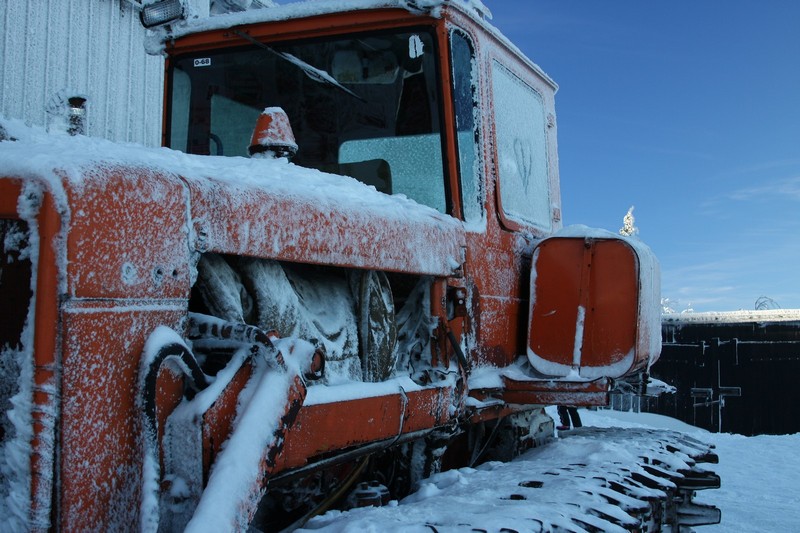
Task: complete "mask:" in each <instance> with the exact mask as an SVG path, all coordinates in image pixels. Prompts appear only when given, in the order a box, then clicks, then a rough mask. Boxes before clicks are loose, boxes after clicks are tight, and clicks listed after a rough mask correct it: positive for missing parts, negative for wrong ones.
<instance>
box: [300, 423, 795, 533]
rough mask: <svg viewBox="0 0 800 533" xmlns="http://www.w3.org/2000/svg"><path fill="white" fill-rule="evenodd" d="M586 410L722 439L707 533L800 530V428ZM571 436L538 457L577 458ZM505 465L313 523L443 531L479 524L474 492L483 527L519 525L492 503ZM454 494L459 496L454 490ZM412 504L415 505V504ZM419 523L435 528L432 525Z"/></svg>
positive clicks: (330, 527)
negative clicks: (414, 521)
mask: <svg viewBox="0 0 800 533" xmlns="http://www.w3.org/2000/svg"><path fill="white" fill-rule="evenodd" d="M549 409H550V408H548V410H549ZM552 410H553V412H551V413H550V414H551V415H553V416H554V417H555V409H554V408H552ZM580 412H581V416H582V418H583V422H584V425H586V426H595V427H648V428H661V429H672V430H677V431H681V432H684V433H688V434H690V435H691V436H693V437H695V438H698V439H700V440H703V441H705V442H709V443H713V444H714V445H716V452H717V454H718V455H719V457H720V464H718V465H704V468H707V469H711V470H714V471H715V472H717V473H718V474H719V475H720V476H721V478H722V488H721V489H718V490H707V491H702V492H699V493H698V496H697V498H696V500H697V501H698V502H701V503H708V504H712V505H716V506H717V507H719V508H720V509H721V510H722V523H721V524H719V525H716V526H704V527H702V528H699V529H698V531H700V532H701V533H714V532H722V531H724V532H732V531H735V532H754V531H758V532H762V531H764V532H765V531H769V532H793V531H800V506H798V504H797V497H798V495H800V453H798V452H800V434H796V435H785V436H757V437H744V436H741V435H731V434H713V433H708V432H706V431H704V430H701V429H698V428H695V427H692V426H689V425H687V424H684V423H683V422H680V421H678V420H675V419H672V418H668V417H664V416H660V415H653V414H647V413H623V412H616V411H605V410H604V411H588V410H581V411H580ZM567 443H568V441H567V440H564V441H563V442H559V441H556V443H554V444H552V445H550V446H548V447H546V448H549V449H548V450H545V449H540V450H539V451H536V450H535V452H537V453H538V454H539V455H538V456H537V460H540V461H541V460H547V461H548V462H549V463H551V464H570V463H574V462H575V456H574V453H575V449H574V447H572V448H570V447H568V446H566V444H567ZM615 452H616V450H615ZM604 453H611V451H610V450H608V451H607V452H604ZM522 459H523V460H524V459H525V456H523V458H522ZM510 469H513V467H510ZM505 472H506V470H505V468H504V467H498V468H492V469H489V470H488V471H487V470H483V469H475V470H471V469H461V470H459V471H457V472H452V473H450V474H440V476H443V477H441V478H434V479H435V483H430V484H426V485H423V487H422V489H421V490H420V491H419V492H418V493H416V494H412V495H411V496H409V497H408V498H406V499H405V500H403V501H401V502H399V503H398V502H391V503H390V504H389V505H388V506H386V507H383V508H379V509H374V508H371V509H357V510H354V511H351V512H350V513H345V514H344V515H341V514H340V513H338V512H331V513H328V514H327V515H323V516H322V517H318V518H316V519H314V520H312V521H311V522H309V524H307V526H306V527H307V528H308V529H311V530H324V531H336V532H341V531H348V532H349V531H353V532H355V531H359V532H361V531H375V532H383V531H387V530H391V531H409V529H408V528H407V527H404V526H403V525H402V522H403V520H402V517H404V516H405V517H407V515H408V514H413V513H427V514H426V515H425V520H430V521H431V522H435V523H437V524H446V525H449V526H450V527H447V528H445V529H442V528H441V527H440V528H439V529H438V531H458V530H459V528H458V524H459V517H461V516H464V515H465V514H470V515H471V518H469V520H470V523H471V524H472V525H478V524H475V523H474V520H475V518H474V516H475V515H472V513H466V509H464V507H463V506H464V501H465V500H464V497H463V494H464V492H466V493H467V494H468V495H469V494H472V495H473V498H472V499H473V502H472V503H471V504H470V507H472V506H473V505H474V506H477V507H479V508H480V511H479V513H478V516H479V517H480V518H479V520H480V522H482V523H481V524H480V525H481V526H482V527H486V526H487V525H488V528H487V529H488V530H494V529H498V528H499V527H513V523H514V522H515V517H514V516H512V515H511V514H510V513H509V512H508V508H504V507H503V506H502V505H501V506H497V505H496V504H489V502H496V501H497V500H502V499H503V498H501V497H499V496H500V495H499V492H500V491H502V490H506V489H504V488H503V475H504V473H505ZM452 486H460V487H458V488H459V489H462V490H461V491H460V492H461V494H460V495H457V494H456V492H455V491H453V489H452ZM444 491H447V492H444ZM449 494H453V496H452V497H448V495H449ZM411 503H413V504H414V505H413V506H408V504H411ZM529 503H532V504H533V502H529ZM430 504H433V505H430ZM462 520H463V519H462ZM423 523H424V521H423ZM492 524H495V525H494V526H493V525H492ZM461 529H462V530H463V527H462V528H461ZM413 530H414V531H416V530H419V531H431V529H429V528H427V527H424V528H422V529H419V528H417V529H413ZM522 530H524V529H522Z"/></svg>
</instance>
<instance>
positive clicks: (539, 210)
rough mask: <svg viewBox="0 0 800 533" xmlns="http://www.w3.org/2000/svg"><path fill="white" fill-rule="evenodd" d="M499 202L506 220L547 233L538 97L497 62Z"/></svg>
mask: <svg viewBox="0 0 800 533" xmlns="http://www.w3.org/2000/svg"><path fill="white" fill-rule="evenodd" d="M492 92H493V95H494V96H493V99H494V116H495V131H496V135H497V157H498V165H497V166H498V174H499V183H500V201H501V203H502V207H503V211H504V212H505V214H506V216H508V217H509V218H512V219H515V220H518V221H520V222H527V223H530V224H533V225H535V226H538V227H540V228H543V229H546V230H549V229H550V187H549V179H548V175H547V172H548V165H547V139H546V128H547V125H546V120H545V110H544V103H543V101H542V97H541V95H540V94H539V93H538V92H536V91H535V90H534V89H533V88H532V87H530V86H529V85H528V84H526V83H525V82H524V81H522V80H521V79H519V78H518V77H517V76H516V75H514V74H513V73H512V72H510V71H509V70H508V69H506V68H505V67H503V66H502V65H500V63H498V62H497V61H495V62H494V64H493V65H492Z"/></svg>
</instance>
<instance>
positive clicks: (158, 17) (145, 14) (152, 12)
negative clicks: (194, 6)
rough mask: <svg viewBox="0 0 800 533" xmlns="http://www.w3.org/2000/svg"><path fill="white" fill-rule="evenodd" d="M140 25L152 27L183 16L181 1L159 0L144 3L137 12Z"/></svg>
mask: <svg viewBox="0 0 800 533" xmlns="http://www.w3.org/2000/svg"><path fill="white" fill-rule="evenodd" d="M139 17H140V18H141V20H142V26H144V27H145V28H152V27H153V26H159V25H161V24H166V23H167V22H172V21H173V20H176V19H179V18H181V17H183V2H182V1H181V0H161V1H160V2H155V3H153V4H149V5H146V6H144V7H143V8H142V12H141V13H140V14H139Z"/></svg>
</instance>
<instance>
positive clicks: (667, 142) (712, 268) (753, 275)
mask: <svg viewBox="0 0 800 533" xmlns="http://www.w3.org/2000/svg"><path fill="white" fill-rule="evenodd" d="M485 4H486V5H487V6H488V7H489V9H490V10H491V11H492V13H493V16H494V18H493V20H492V22H493V24H494V25H495V26H497V27H498V28H500V29H501V30H502V31H503V33H505V34H506V35H507V36H508V37H509V38H510V39H511V40H512V41H513V42H514V43H515V44H517V46H519V47H520V48H521V49H522V51H523V52H525V53H526V55H528V56H529V57H530V58H531V59H533V60H534V61H535V62H536V63H537V64H539V65H540V66H541V67H542V68H543V69H544V70H545V72H547V73H548V74H549V75H550V76H552V77H553V78H554V79H555V80H556V81H557V82H558V83H559V85H560V90H559V92H558V94H557V95H556V106H557V111H558V126H559V130H558V134H559V160H560V169H561V189H562V199H563V209H564V218H565V223H566V224H586V225H589V226H593V227H601V228H606V229H610V230H614V231H616V230H618V229H619V228H620V227H621V226H622V217H623V216H624V214H625V212H626V211H627V209H628V208H629V207H630V206H632V205H633V206H635V207H636V209H635V211H634V215H635V216H636V225H637V227H638V228H639V231H640V237H641V238H642V239H643V240H644V241H645V242H647V243H648V244H649V245H650V246H651V247H652V248H653V250H654V251H655V253H656V254H657V255H658V257H659V259H660V261H661V269H662V294H663V295H664V296H665V297H668V298H670V299H671V300H672V301H673V302H676V301H677V304H676V305H677V307H678V310H680V309H683V308H686V307H687V306H689V305H691V307H692V308H693V309H694V310H695V311H727V310H736V309H753V308H754V305H755V302H756V300H757V299H758V298H759V297H760V296H767V297H769V298H772V299H773V300H774V301H776V302H777V303H778V304H779V305H780V306H781V307H783V308H800V2H796V1H794V0H771V1H769V2H761V1H756V0H749V1H745V0H707V1H704V2H696V1H690V0H675V1H671V2H641V1H634V0H615V1H597V0H570V1H569V2H565V1H561V0H494V1H493V0H485Z"/></svg>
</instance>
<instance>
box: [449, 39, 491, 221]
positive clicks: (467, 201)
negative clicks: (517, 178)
mask: <svg viewBox="0 0 800 533" xmlns="http://www.w3.org/2000/svg"><path fill="white" fill-rule="evenodd" d="M450 54H451V61H452V64H453V65H452V70H453V107H454V109H455V115H456V117H455V118H456V131H457V132H458V137H457V138H456V142H457V143H458V169H459V175H460V177H461V209H462V211H463V216H464V220H466V221H467V222H479V221H481V220H482V219H483V193H482V190H481V171H480V164H479V155H478V154H479V152H478V147H479V146H480V145H481V144H480V138H479V132H478V128H477V127H476V126H477V124H478V120H477V113H478V104H477V100H476V95H477V93H478V89H477V87H476V83H477V72H476V65H475V53H474V51H473V48H472V45H471V44H470V42H469V41H468V40H467V38H466V36H465V35H464V34H463V33H461V32H460V31H453V32H452V34H451V36H450Z"/></svg>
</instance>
